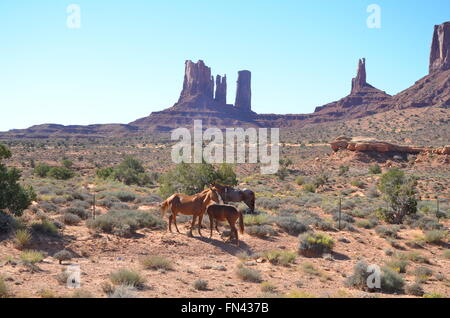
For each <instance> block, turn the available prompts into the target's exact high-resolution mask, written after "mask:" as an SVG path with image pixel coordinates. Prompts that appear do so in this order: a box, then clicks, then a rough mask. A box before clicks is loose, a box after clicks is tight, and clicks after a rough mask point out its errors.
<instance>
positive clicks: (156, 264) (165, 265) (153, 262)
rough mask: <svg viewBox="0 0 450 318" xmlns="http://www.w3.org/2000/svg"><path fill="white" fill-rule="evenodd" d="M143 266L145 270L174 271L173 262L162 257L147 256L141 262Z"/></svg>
mask: <svg viewBox="0 0 450 318" xmlns="http://www.w3.org/2000/svg"><path fill="white" fill-rule="evenodd" d="M141 264H142V266H144V268H145V269H153V270H158V269H164V270H171V269H173V265H172V262H171V261H170V260H168V259H167V258H165V257H162V256H147V257H145V258H143V259H142V260H141Z"/></svg>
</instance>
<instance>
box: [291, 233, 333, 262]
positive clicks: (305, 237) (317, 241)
mask: <svg viewBox="0 0 450 318" xmlns="http://www.w3.org/2000/svg"><path fill="white" fill-rule="evenodd" d="M299 240H300V243H299V246H298V251H299V253H300V254H301V255H304V256H309V257H310V256H313V257H314V256H321V255H322V254H323V253H329V252H331V250H332V249H333V246H334V241H333V240H332V238H331V237H329V236H328V235H325V234H317V233H305V234H302V235H300V237H299Z"/></svg>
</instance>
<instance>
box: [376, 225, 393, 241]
mask: <svg viewBox="0 0 450 318" xmlns="http://www.w3.org/2000/svg"><path fill="white" fill-rule="evenodd" d="M398 231H399V228H398V227H397V226H384V225H379V226H377V227H376V228H375V233H377V234H378V235H379V236H381V237H384V238H386V237H390V238H397V233H398Z"/></svg>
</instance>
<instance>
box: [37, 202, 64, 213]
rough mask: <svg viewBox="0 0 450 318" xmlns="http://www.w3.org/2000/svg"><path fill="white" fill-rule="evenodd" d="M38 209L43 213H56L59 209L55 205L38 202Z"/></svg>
mask: <svg viewBox="0 0 450 318" xmlns="http://www.w3.org/2000/svg"><path fill="white" fill-rule="evenodd" d="M39 208H41V209H42V210H44V211H45V212H58V211H59V208H58V206H57V205H55V204H53V203H50V202H40V203H39Z"/></svg>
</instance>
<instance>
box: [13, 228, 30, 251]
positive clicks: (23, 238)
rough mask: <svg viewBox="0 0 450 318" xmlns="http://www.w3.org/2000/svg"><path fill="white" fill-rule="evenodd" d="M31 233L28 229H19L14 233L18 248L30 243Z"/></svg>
mask: <svg viewBox="0 0 450 318" xmlns="http://www.w3.org/2000/svg"><path fill="white" fill-rule="evenodd" d="M30 241H31V233H30V232H29V231H28V230H26V229H20V230H17V231H16V233H15V235H14V243H15V244H16V247H17V248H18V249H22V248H24V247H26V246H27V245H28V244H30Z"/></svg>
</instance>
